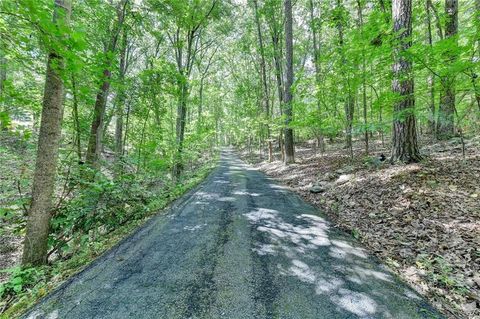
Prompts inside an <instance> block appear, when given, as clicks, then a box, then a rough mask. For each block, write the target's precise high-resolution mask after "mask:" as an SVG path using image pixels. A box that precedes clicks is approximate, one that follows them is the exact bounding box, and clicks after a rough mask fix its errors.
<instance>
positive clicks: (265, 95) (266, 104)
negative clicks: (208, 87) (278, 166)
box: [253, 0, 273, 162]
mask: <svg viewBox="0 0 480 319" xmlns="http://www.w3.org/2000/svg"><path fill="white" fill-rule="evenodd" d="M253 8H254V15H255V24H256V26H257V37H258V48H259V51H260V73H261V74H260V77H261V82H262V105H263V109H264V111H265V117H266V120H267V121H268V120H269V117H270V96H269V90H268V81H267V66H266V62H265V48H264V45H263V34H262V26H261V23H260V15H259V13H258V2H257V0H253ZM265 130H266V135H267V136H266V137H267V140H268V160H269V161H270V162H271V161H273V149H272V141H270V126H269V125H268V123H267V124H266V125H265Z"/></svg>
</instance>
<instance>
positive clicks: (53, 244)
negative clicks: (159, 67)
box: [0, 144, 216, 319]
mask: <svg viewBox="0 0 480 319" xmlns="http://www.w3.org/2000/svg"><path fill="white" fill-rule="evenodd" d="M0 146H1V144H0ZM1 151H2V152H1V154H0V155H1V157H2V159H8V161H5V164H6V165H9V164H8V163H10V164H11V165H12V166H11V167H10V169H11V170H10V175H9V176H6V178H5V179H3V180H2V183H3V184H4V185H5V188H4V190H5V191H3V190H2V194H1V197H0V200H1V204H2V205H1V210H0V226H1V232H0V237H1V238H2V244H3V242H4V241H5V242H6V241H7V239H8V238H15V239H16V241H15V242H13V243H9V245H10V246H11V247H9V249H8V251H5V252H3V251H0V253H1V254H0V255H1V257H2V259H4V261H3V262H2V263H1V264H0V269H1V268H4V269H3V270H1V271H0V279H1V280H0V318H2V319H3V318H13V317H16V316H18V315H19V314H20V313H22V312H23V311H25V310H26V308H28V307H29V306H31V305H32V304H33V303H35V302H36V301H37V300H38V299H39V298H41V297H43V296H44V295H46V294H47V293H48V292H49V291H51V290H52V289H54V288H55V287H58V285H59V284H61V283H62V282H63V281H65V279H67V278H68V277H70V276H72V275H73V274H75V273H77V272H78V271H80V270H81V269H82V268H84V267H85V266H86V265H87V264H88V263H90V262H91V261H92V260H93V259H95V258H96V257H98V256H99V255H100V254H102V253H104V252H105V251H106V250H108V249H109V248H111V247H112V246H114V245H115V244H116V243H118V242H119V241H120V240H121V239H123V238H125V237H126V236H128V235H129V234H131V233H132V232H133V231H135V230H136V229H137V228H138V227H139V226H140V225H142V224H143V223H144V222H145V221H146V220H148V219H149V218H150V217H152V216H153V215H154V214H156V213H158V211H159V210H161V209H163V208H165V207H166V206H167V205H168V204H169V203H171V202H172V201H173V200H175V199H176V198H178V197H180V196H181V195H183V194H184V193H185V192H186V191H188V190H189V189H191V188H193V187H194V186H195V185H197V184H198V183H199V182H201V181H202V180H203V179H204V178H205V177H206V176H207V175H208V173H209V172H210V171H211V169H212V168H213V167H214V166H215V163H216V161H215V160H212V158H209V159H203V160H202V159H197V162H196V167H195V170H189V171H185V174H184V175H183V177H182V180H181V181H179V182H177V183H174V182H172V181H171V179H170V177H169V176H168V174H167V173H166V172H165V171H163V173H162V172H159V173H158V174H152V173H151V172H150V173H148V172H145V173H138V172H136V171H135V170H133V169H131V165H129V164H128V163H123V166H122V171H121V172H122V173H121V174H120V173H119V172H118V171H116V170H118V167H115V165H117V164H110V166H109V163H104V168H105V167H106V169H104V170H102V171H94V170H91V169H88V168H87V167H86V165H75V166H74V167H70V166H69V165H71V163H72V161H71V160H68V158H67V159H65V158H64V159H63V163H62V164H61V165H60V168H59V170H60V171H61V172H60V173H59V182H58V186H57V191H56V193H57V196H56V197H57V200H56V202H55V204H54V209H53V217H52V219H51V223H50V227H51V231H50V235H49V238H48V247H49V248H48V264H47V265H46V266H42V267H33V268H22V267H20V266H19V258H20V256H21V240H22V238H23V237H24V235H25V224H26V209H27V207H28V205H29V197H30V194H28V193H26V192H22V190H23V189H30V188H31V187H30V184H29V182H28V181H29V180H31V178H30V177H31V174H32V171H31V165H30V164H31V156H27V155H25V154H23V155H22V154H18V153H17V152H16V150H13V149H9V148H6V147H4V146H2V148H1ZM29 154H33V152H30V153H29ZM22 157H23V158H22ZM27 161H28V162H27ZM2 166H3V165H2ZM2 168H4V167H2ZM129 171H130V172H129ZM10 252H11V253H12V254H10V255H9V253H10ZM4 256H5V257H4ZM7 257H8V258H7ZM6 259H9V260H8V261H7V260H6Z"/></svg>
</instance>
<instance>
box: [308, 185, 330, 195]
mask: <svg viewBox="0 0 480 319" xmlns="http://www.w3.org/2000/svg"><path fill="white" fill-rule="evenodd" d="M325 191H326V189H325V188H324V187H322V186H319V185H313V186H312V187H310V193H313V194H318V193H324V192H325Z"/></svg>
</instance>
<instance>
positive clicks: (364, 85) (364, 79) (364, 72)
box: [357, 0, 369, 155]
mask: <svg viewBox="0 0 480 319" xmlns="http://www.w3.org/2000/svg"><path fill="white" fill-rule="evenodd" d="M357 7H358V20H359V21H358V22H359V26H360V29H361V36H362V40H363V37H364V32H363V8H362V3H361V1H360V0H357ZM362 103H363V124H364V126H365V127H364V129H365V132H364V139H365V154H367V155H368V153H369V140H368V119H367V65H366V57H365V47H363V45H362Z"/></svg>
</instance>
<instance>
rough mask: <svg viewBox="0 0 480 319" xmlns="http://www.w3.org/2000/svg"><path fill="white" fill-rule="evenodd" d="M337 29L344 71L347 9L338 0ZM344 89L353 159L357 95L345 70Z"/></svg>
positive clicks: (349, 147)
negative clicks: (353, 131)
mask: <svg viewBox="0 0 480 319" xmlns="http://www.w3.org/2000/svg"><path fill="white" fill-rule="evenodd" d="M336 10H337V12H336V16H335V19H336V20H337V21H336V27H337V31H338V50H339V51H340V62H341V68H342V69H343V68H344V67H345V66H346V65H347V58H346V55H345V39H344V36H345V35H344V23H345V17H344V15H345V8H344V7H343V1H342V0H337V8H336ZM343 73H344V74H343V75H342V78H343V88H344V91H346V97H345V104H344V109H345V120H346V121H345V123H346V127H345V131H346V132H345V133H346V134H345V135H346V138H345V140H346V147H347V149H348V151H349V154H350V157H351V158H353V144H352V130H353V116H354V112H355V94H354V87H353V83H352V79H351V76H350V74H349V72H348V71H345V70H343Z"/></svg>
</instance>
